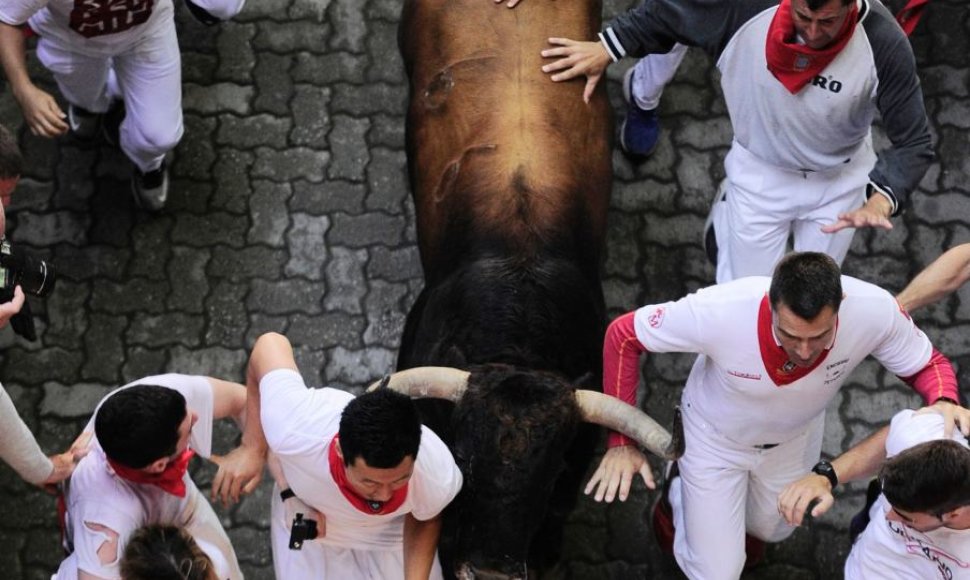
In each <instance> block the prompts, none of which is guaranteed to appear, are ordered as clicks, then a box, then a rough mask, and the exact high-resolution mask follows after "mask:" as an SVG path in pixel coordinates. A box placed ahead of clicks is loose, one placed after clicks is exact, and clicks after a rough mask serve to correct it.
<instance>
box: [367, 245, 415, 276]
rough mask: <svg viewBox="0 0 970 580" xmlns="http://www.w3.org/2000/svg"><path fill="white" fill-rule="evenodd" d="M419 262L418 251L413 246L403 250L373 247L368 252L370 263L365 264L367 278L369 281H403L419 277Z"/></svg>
mask: <svg viewBox="0 0 970 580" xmlns="http://www.w3.org/2000/svg"><path fill="white" fill-rule="evenodd" d="M420 273H421V262H420V260H419V258H418V250H417V248H415V247H414V246H407V247H403V248H387V247H385V246H375V247H374V248H372V249H371V250H370V262H368V263H367V277H368V278H369V279H379V280H389V281H392V282H395V281H403V280H407V279H411V278H414V277H416V276H420Z"/></svg>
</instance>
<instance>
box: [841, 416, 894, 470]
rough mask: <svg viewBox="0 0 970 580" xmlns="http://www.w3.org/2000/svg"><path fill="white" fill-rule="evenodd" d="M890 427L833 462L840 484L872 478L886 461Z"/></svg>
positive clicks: (874, 434)
mask: <svg viewBox="0 0 970 580" xmlns="http://www.w3.org/2000/svg"><path fill="white" fill-rule="evenodd" d="M888 436H889V426H888V425H887V426H885V427H883V428H882V429H880V430H878V431H876V432H875V433H873V434H872V435H870V436H869V437H866V438H865V439H863V440H862V441H861V442H860V443H859V444H857V445H855V446H854V447H852V448H851V449H849V450H848V451H846V452H845V453H843V454H842V455H840V456H838V457H837V458H835V460H833V461H832V467H834V468H835V474H836V475H837V476H838V478H839V483H848V482H850V481H856V480H859V479H866V478H869V477H872V476H874V475H875V474H876V472H877V471H879V467H880V466H881V465H882V463H883V461H885V460H886V437H888Z"/></svg>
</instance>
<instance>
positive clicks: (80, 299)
mask: <svg viewBox="0 0 970 580" xmlns="http://www.w3.org/2000/svg"><path fill="white" fill-rule="evenodd" d="M90 293H91V291H90V288H89V287H88V285H87V284H77V283H73V282H71V281H69V280H60V281H59V282H58V283H57V292H54V293H52V294H51V295H50V296H49V297H48V298H47V320H48V325H47V330H46V331H45V332H44V342H45V343H49V344H51V345H54V346H60V347H63V348H66V349H77V348H79V347H80V345H81V344H82V342H83V340H84V333H85V332H86V331H87V326H88V317H87V312H85V309H84V304H85V302H87V300H88V297H89V296H90Z"/></svg>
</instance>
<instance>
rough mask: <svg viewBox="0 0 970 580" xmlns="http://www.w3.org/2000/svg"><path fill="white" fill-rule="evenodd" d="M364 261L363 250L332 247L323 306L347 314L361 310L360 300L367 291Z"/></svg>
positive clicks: (357, 312)
mask: <svg viewBox="0 0 970 580" xmlns="http://www.w3.org/2000/svg"><path fill="white" fill-rule="evenodd" d="M366 261H367V252H366V251H365V250H349V249H347V248H334V249H333V251H332V253H331V255H330V260H329V261H328V262H327V268H326V279H327V289H328V292H327V295H326V297H325V298H324V300H323V306H324V308H326V309H327V310H340V311H342V312H347V313H349V314H360V313H361V312H363V308H362V306H361V300H362V299H363V298H364V294H366V292H367V281H366V278H365V276H364V264H365V263H366Z"/></svg>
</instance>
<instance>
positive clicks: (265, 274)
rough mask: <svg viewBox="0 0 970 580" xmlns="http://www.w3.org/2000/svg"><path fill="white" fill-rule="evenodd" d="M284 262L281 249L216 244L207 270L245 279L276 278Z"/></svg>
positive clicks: (209, 272)
mask: <svg viewBox="0 0 970 580" xmlns="http://www.w3.org/2000/svg"><path fill="white" fill-rule="evenodd" d="M285 262H286V253H285V252H283V251H282V250H277V249H274V248H267V247H265V246H253V247H249V248H243V249H241V250H233V249H230V248H226V247H225V246H216V247H215V248H213V250H212V260H210V261H209V266H208V268H207V272H208V274H209V275H210V276H216V277H221V278H228V279H230V280H245V279H248V278H274V279H275V278H278V277H279V275H280V272H281V271H282V268H283V264H284V263H285Z"/></svg>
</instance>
